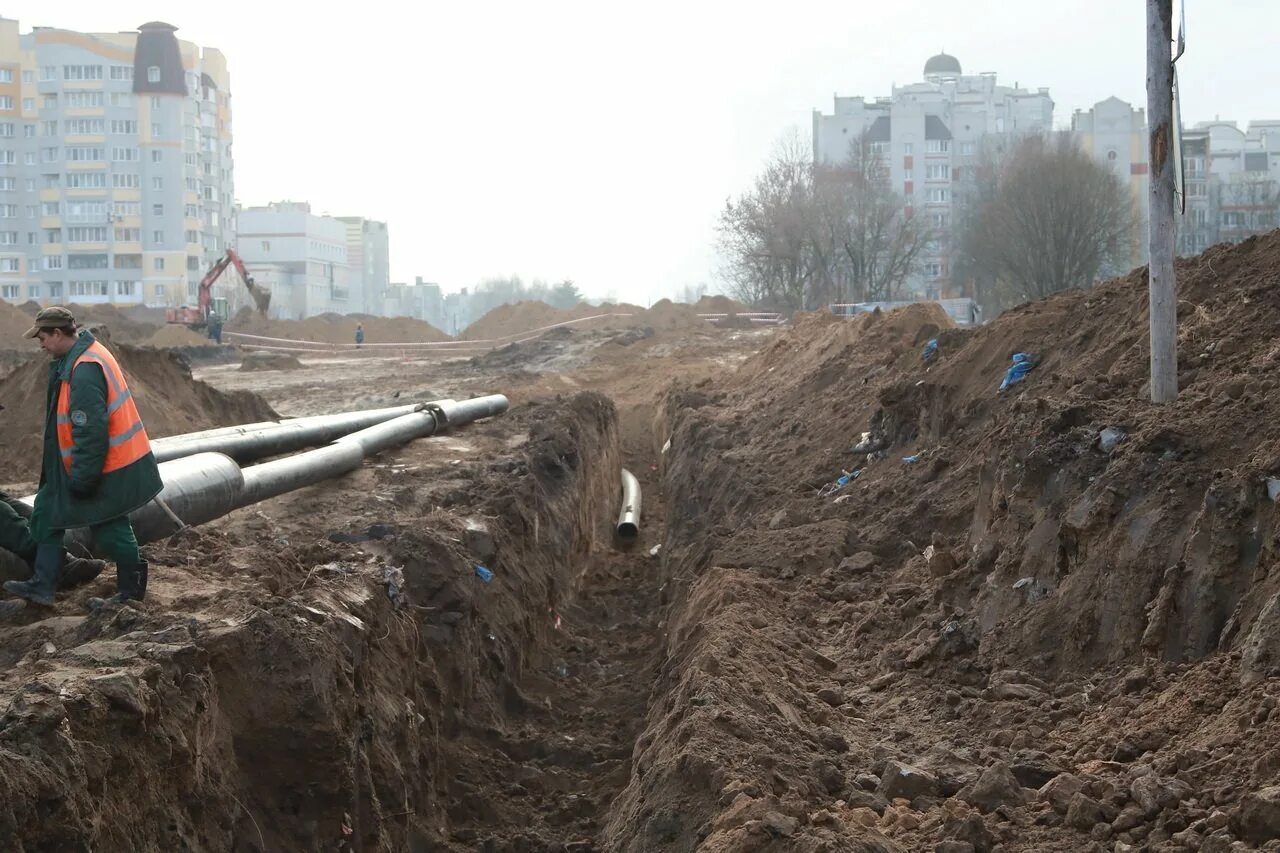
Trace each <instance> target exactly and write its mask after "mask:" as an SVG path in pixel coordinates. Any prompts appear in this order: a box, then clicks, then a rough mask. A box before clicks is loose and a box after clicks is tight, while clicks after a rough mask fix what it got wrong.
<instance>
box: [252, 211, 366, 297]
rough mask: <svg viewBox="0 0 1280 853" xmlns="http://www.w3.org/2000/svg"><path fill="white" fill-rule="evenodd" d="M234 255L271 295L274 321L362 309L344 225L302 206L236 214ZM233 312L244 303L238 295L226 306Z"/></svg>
mask: <svg viewBox="0 0 1280 853" xmlns="http://www.w3.org/2000/svg"><path fill="white" fill-rule="evenodd" d="M237 225H238V228H239V236H238V238H237V239H238V241H239V242H238V251H239V253H240V257H241V258H242V259H243V260H244V262H245V265H246V266H247V267H248V269H249V273H250V274H251V275H252V276H253V277H254V281H255V283H257V284H260V285H265V286H266V288H267V289H268V290H270V291H271V313H272V315H273V316H275V317H279V318H282V319H288V320H300V319H302V318H304V317H313V316H315V315H317V314H324V313H328V312H332V313H335V314H351V313H357V312H359V311H361V309H362V306H360V305H353V301H352V298H351V289H350V282H351V267H350V262H349V254H348V252H349V249H348V242H347V241H348V225H347V223H345V222H342V221H341V220H338V219H334V218H333V217H331V216H317V215H316V214H314V213H312V212H311V205H310V204H308V203H306V202H294V201H281V202H273V203H272V204H269V205H267V206H266V207H248V208H242V209H241V210H240V211H239V212H238V214H237ZM228 304H229V306H230V308H231V310H232V311H233V312H234V311H235V310H238V308H239V307H241V306H243V305H247V304H249V298H248V295H247V293H245V292H243V291H242V292H238V293H236V294H234V295H233V296H231V297H229V302H228Z"/></svg>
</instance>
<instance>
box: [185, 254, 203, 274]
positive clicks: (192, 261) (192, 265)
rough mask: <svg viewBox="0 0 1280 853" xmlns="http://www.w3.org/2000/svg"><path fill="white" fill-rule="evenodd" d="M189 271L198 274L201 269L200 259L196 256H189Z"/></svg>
mask: <svg viewBox="0 0 1280 853" xmlns="http://www.w3.org/2000/svg"><path fill="white" fill-rule="evenodd" d="M187 269H189V270H191V271H192V272H196V271H197V270H199V269H200V258H198V257H196V256H195V255H187Z"/></svg>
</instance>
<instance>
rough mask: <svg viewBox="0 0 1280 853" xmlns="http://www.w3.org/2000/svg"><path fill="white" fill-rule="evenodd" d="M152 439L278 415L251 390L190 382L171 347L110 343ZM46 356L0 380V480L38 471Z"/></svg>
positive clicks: (30, 475)
mask: <svg viewBox="0 0 1280 853" xmlns="http://www.w3.org/2000/svg"><path fill="white" fill-rule="evenodd" d="M112 349H113V351H114V352H115V354H116V358H117V359H118V360H119V362H120V367H121V369H122V370H124V373H125V378H126V379H127V380H128V382H129V390H130V391H131V392H132V394H133V398H134V400H135V401H136V402H137V404H138V412H139V414H141V415H142V420H143V423H145V424H146V427H147V433H148V434H149V435H151V436H152V437H154V438H161V437H163V436H166V435H176V434H178V433H184V432H194V431H196V430H201V429H210V428H213V427H218V426H231V425H234V424H241V423H252V422H255V421H264V420H271V419H273V418H275V417H278V415H277V414H276V413H275V411H274V410H273V409H272V408H271V406H270V405H269V404H268V403H267V402H266V400H264V399H262V397H260V396H258V395H257V394H255V393H252V392H248V391H231V392H223V391H219V390H218V389H216V388H214V387H213V386H211V385H209V384H207V383H205V382H200V381H198V380H195V379H193V378H192V376H191V366H190V363H189V362H188V361H187V360H186V359H185V358H183V357H182V356H181V355H180V354H178V353H176V352H173V351H170V350H156V349H139V348H137V347H130V346H121V345H115V346H113V347H112ZM48 382H49V360H48V358H47V357H45V356H43V354H41V357H39V358H33V359H30V360H27V361H25V362H24V363H23V364H21V365H20V366H18V367H17V368H16V369H14V370H13V371H12V372H10V373H9V374H8V375H6V376H4V377H3V378H0V405H3V407H4V409H3V412H0V447H2V448H4V452H3V454H0V482H17V481H31V480H34V479H36V478H37V477H38V476H39V473H40V458H41V447H42V444H41V434H42V430H43V428H44V418H45V400H46V398H45V394H46V389H47V387H48Z"/></svg>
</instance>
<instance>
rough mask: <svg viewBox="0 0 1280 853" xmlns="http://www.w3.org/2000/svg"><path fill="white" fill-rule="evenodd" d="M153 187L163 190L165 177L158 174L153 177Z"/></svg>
mask: <svg viewBox="0 0 1280 853" xmlns="http://www.w3.org/2000/svg"><path fill="white" fill-rule="evenodd" d="M151 189H153V190H162V189H164V178H161V177H158V176H157V177H154V178H152V179H151Z"/></svg>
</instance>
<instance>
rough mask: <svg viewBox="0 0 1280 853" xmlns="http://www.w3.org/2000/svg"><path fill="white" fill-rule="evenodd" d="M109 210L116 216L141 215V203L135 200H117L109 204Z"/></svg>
mask: <svg viewBox="0 0 1280 853" xmlns="http://www.w3.org/2000/svg"><path fill="white" fill-rule="evenodd" d="M111 212H112V214H114V215H115V216H116V217H117V218H119V217H123V216H141V215H142V203H141V202H137V201H117V202H113V203H112V205H111Z"/></svg>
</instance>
